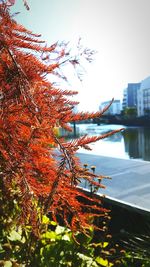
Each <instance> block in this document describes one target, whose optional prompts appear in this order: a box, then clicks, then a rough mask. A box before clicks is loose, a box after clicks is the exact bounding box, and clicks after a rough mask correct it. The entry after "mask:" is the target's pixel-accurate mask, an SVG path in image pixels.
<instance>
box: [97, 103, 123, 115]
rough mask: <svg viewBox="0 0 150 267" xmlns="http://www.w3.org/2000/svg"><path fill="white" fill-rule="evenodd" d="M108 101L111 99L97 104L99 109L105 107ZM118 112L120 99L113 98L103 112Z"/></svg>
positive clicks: (110, 113) (106, 113)
mask: <svg viewBox="0 0 150 267" xmlns="http://www.w3.org/2000/svg"><path fill="white" fill-rule="evenodd" d="M110 102H111V101H105V102H102V103H101V104H100V106H99V110H102V109H103V108H105V107H106V106H107V105H109V103H110ZM120 113H121V102H120V100H114V101H113V102H112V104H111V106H110V107H109V109H108V110H107V111H106V112H105V115H116V114H120Z"/></svg>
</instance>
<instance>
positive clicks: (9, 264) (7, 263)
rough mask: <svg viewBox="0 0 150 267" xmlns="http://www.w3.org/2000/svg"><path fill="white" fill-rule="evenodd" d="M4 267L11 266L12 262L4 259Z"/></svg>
mask: <svg viewBox="0 0 150 267" xmlns="http://www.w3.org/2000/svg"><path fill="white" fill-rule="evenodd" d="M4 267H12V262H11V261H5V263H4Z"/></svg>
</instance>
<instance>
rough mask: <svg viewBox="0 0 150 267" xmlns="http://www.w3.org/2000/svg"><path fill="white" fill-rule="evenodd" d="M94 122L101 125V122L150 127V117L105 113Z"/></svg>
mask: <svg viewBox="0 0 150 267" xmlns="http://www.w3.org/2000/svg"><path fill="white" fill-rule="evenodd" d="M93 123H96V124H98V125H100V124H101V123H107V124H116V125H118V124H120V125H125V126H143V127H150V117H148V116H143V117H133V118H132V117H130V118H127V117H123V116H121V115H103V116H102V117H100V118H96V119H94V120H93Z"/></svg>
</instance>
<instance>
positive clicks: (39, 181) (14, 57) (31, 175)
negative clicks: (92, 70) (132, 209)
mask: <svg viewBox="0 0 150 267" xmlns="http://www.w3.org/2000/svg"><path fill="white" fill-rule="evenodd" d="M39 37H40V36H39V35H37V34H33V33H32V32H31V31H29V30H27V29H25V28H24V27H23V26H21V25H19V24H18V23H17V22H16V21H15V20H14V18H12V17H11V15H10V10H9V7H8V5H6V4H5V3H4V2H3V3H1V4H0V177H1V181H2V188H1V190H2V191H3V193H4V194H5V196H6V197H7V198H8V199H9V197H10V195H11V188H12V187H13V186H14V184H15V186H17V188H18V191H17V192H18V196H17V197H18V198H19V205H20V210H21V214H20V216H19V218H18V221H19V222H21V223H28V224H31V225H32V226H33V229H34V230H35V228H38V222H39V216H38V214H37V210H38V209H37V208H36V207H35V206H36V205H35V203H38V205H39V207H41V211H42V212H43V213H44V214H49V216H51V217H52V218H53V219H54V220H56V218H57V215H58V214H59V216H61V217H62V218H63V221H64V222H65V223H66V224H67V225H68V226H69V227H71V229H72V230H73V231H76V230H79V231H86V229H87V228H88V227H89V217H90V215H91V207H92V216H94V214H95V215H98V214H99V215H100V216H101V215H102V214H103V213H104V212H105V209H103V208H102V207H101V206H100V205H99V202H98V200H96V198H95V197H94V196H93V197H92V198H90V197H88V196H86V195H85V194H84V193H83V192H82V191H80V190H79V188H78V185H79V183H80V179H81V178H82V179H87V180H88V182H89V183H91V184H96V185H97V186H101V185H99V184H98V183H96V182H94V178H95V177H97V176H96V175H95V174H93V173H90V172H88V171H87V170H85V168H83V167H82V165H81V163H80V161H79V158H78V157H77V156H76V152H77V150H78V148H79V147H84V148H86V149H89V146H88V145H89V143H91V142H95V141H97V140H100V139H102V138H104V137H106V136H107V135H105V136H103V135H102V136H98V137H88V136H84V137H81V138H79V139H75V140H72V141H65V140H64V139H61V138H58V137H57V135H56V133H55V127H56V126H57V125H59V126H60V127H62V128H65V129H67V130H70V126H69V123H70V122H73V121H80V120H85V119H89V118H95V117H98V116H101V115H102V114H103V113H104V112H105V110H106V109H107V108H108V107H106V109H104V110H103V111H102V112H97V113H77V114H74V112H73V108H74V106H75V105H76V104H77V103H76V102H74V101H71V100H70V96H73V95H74V94H76V92H74V91H68V90H63V89H61V88H57V87H56V86H54V83H51V82H50V81H49V78H48V75H49V74H54V75H59V76H61V72H60V69H61V67H62V66H63V65H64V64H66V63H67V62H68V63H71V64H73V65H75V64H77V65H78V64H79V58H78V57H74V58H73V57H72V56H71V55H70V54H69V52H68V50H67V46H66V44H64V43H56V44H53V45H52V46H50V47H47V46H46V45H44V43H43V42H42V41H41V40H40V38H39ZM84 53H85V56H86V58H87V59H88V58H89V60H90V58H91V55H92V52H90V51H89V50H88V49H85V50H84ZM81 54H83V51H82V53H81ZM87 54H88V55H87ZM88 56H89V57H88ZM113 133H114V132H111V133H109V134H108V135H110V134H113ZM58 151H59V153H58ZM101 178H102V177H101ZM15 197H16V196H14V198H15ZM80 197H81V198H82V199H84V201H83V202H82V203H81V202H80V201H79V199H80ZM86 199H87V200H88V203H89V201H90V205H89V206H88V205H86V204H84V203H86ZM10 200H11V198H10ZM84 205H85V206H86V209H85V207H84Z"/></svg>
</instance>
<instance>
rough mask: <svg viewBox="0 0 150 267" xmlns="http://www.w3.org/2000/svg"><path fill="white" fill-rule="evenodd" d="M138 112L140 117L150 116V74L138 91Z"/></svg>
mask: <svg viewBox="0 0 150 267" xmlns="http://www.w3.org/2000/svg"><path fill="white" fill-rule="evenodd" d="M137 114H138V117H141V116H144V115H148V116H150V76H149V77H147V78H146V79H144V80H143V81H142V82H141V86H140V90H139V91H138V103H137Z"/></svg>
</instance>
